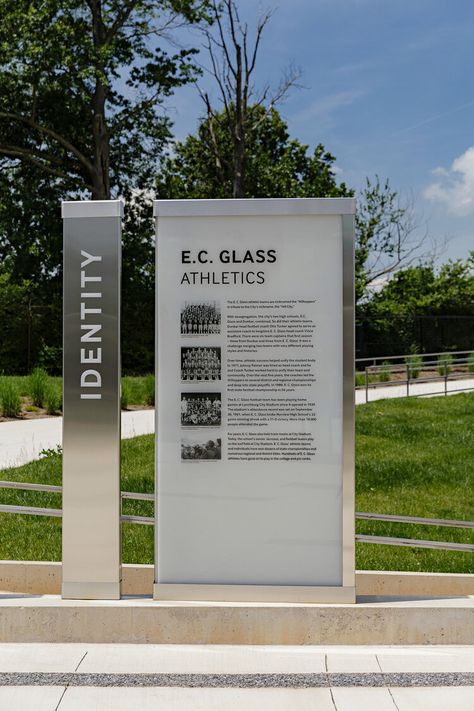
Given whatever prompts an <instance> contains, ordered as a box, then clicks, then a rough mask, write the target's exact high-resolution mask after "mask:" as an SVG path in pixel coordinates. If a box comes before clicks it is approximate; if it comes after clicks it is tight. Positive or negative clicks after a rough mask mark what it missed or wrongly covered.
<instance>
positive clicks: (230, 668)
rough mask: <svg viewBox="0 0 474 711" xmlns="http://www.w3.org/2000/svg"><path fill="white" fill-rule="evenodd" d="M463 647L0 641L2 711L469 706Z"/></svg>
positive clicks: (469, 669)
mask: <svg viewBox="0 0 474 711" xmlns="http://www.w3.org/2000/svg"><path fill="white" fill-rule="evenodd" d="M473 684H474V656H473V652H472V648H470V647H463V646H442V647H438V646H435V647H413V646H410V647H398V646H397V647H390V646H379V647H344V646H330V647H321V646H303V647H299V646H298V647H291V646H284V647H278V646H272V647H262V646H219V645H139V644H120V645H119V644H115V645H110V644H100V645H95V644H0V709H5V710H6V709H8V711H20V710H21V711H30V710H31V711H33V710H34V711H78V710H79V709H80V711H84V709H87V711H95V710H96V709H97V711H99V710H100V711H108V710H109V709H110V710H111V711H112V709H113V711H129V710H130V711H131V710H132V709H133V710H135V709H136V708H140V711H151V710H152V709H153V710H154V711H155V710H156V709H163V710H166V711H168V710H170V711H171V710H173V711H174V710H176V711H193V710H194V709H196V710H198V709H200V710H203V709H206V711H214V710H215V711H227V710H230V709H232V711H235V709H245V710H246V711H254V710H255V711H257V710H258V711H266V710H268V711H306V710H308V711H309V709H311V710H314V709H318V711H326V710H327V711H359V709H361V710H362V709H363V710H364V711H397V710H398V711H415V709H416V711H446V709H447V708H452V709H456V711H472V709H473V708H474V685H473Z"/></svg>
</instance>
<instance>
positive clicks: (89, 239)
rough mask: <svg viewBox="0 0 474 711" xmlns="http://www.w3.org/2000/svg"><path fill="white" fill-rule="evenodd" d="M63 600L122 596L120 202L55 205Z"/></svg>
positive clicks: (110, 598)
mask: <svg viewBox="0 0 474 711" xmlns="http://www.w3.org/2000/svg"><path fill="white" fill-rule="evenodd" d="M62 216H63V220H64V223H63V224H64V306H63V309H64V311H63V314H64V330H63V338H64V355H63V378H64V390H63V411H64V421H63V559H62V574H63V577H62V596H63V598H75V599H89V600H99V599H108V600H116V599H119V598H120V584H121V536H120V509H121V497H120V273H121V219H122V216H123V203H122V202H121V201H119V200H107V201H98V200H97V201H96V200H94V201H80V202H63V203H62Z"/></svg>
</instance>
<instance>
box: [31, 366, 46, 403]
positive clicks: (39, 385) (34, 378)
mask: <svg viewBox="0 0 474 711" xmlns="http://www.w3.org/2000/svg"><path fill="white" fill-rule="evenodd" d="M29 386H30V387H29V390H30V396H31V399H32V400H33V405H36V407H43V406H44V402H45V399H46V392H47V390H48V386H49V377H48V373H47V372H46V371H45V370H44V368H35V369H34V370H33V372H32V373H31V375H30V382H29Z"/></svg>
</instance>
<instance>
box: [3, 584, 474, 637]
mask: <svg viewBox="0 0 474 711" xmlns="http://www.w3.org/2000/svg"><path fill="white" fill-rule="evenodd" d="M473 639H474V597H470V598H446V599H425V600H421V599H408V600H400V599H396V598H372V599H371V598H364V597H362V598H359V599H358V604H356V605H344V604H342V605H341V604H339V605H336V604H335V605H323V604H314V605H307V604H297V603H292V604H278V603H274V604H269V603H266V604H261V603H253V604H252V603H227V604H224V603H210V602H206V603H204V602H203V603H197V602H194V603H192V602H187V603H179V602H176V603H169V602H168V603H165V602H157V601H153V600H152V599H151V598H141V597H139V598H128V599H122V600H120V601H119V602H112V601H107V602H106V601H85V600H78V601H74V602H73V601H68V600H61V599H60V598H59V597H56V596H45V597H21V596H18V595H12V594H8V595H5V596H4V597H2V596H0V642H87V643H92V642H101V643H103V642H113V643H127V642H128V643H153V644H244V645H248V644H251V645H255V644H258V645H269V644H271V645H275V644H277V645H288V644H292V645H306V644H311V645H333V644H337V645H341V644H343V645H369V644H370V645H379V644H384V645H386V644H392V645H397V644H403V645H407V644H472V640H473Z"/></svg>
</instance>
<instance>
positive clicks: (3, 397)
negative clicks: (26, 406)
mask: <svg viewBox="0 0 474 711" xmlns="http://www.w3.org/2000/svg"><path fill="white" fill-rule="evenodd" d="M0 405H1V408H2V413H3V416H4V417H18V416H19V414H20V411H21V400H20V393H19V390H18V388H17V386H16V385H15V383H13V382H12V381H11V380H10V379H9V378H4V379H1V380H0Z"/></svg>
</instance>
